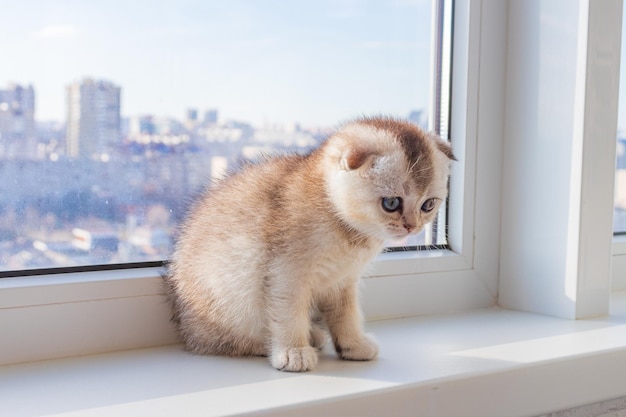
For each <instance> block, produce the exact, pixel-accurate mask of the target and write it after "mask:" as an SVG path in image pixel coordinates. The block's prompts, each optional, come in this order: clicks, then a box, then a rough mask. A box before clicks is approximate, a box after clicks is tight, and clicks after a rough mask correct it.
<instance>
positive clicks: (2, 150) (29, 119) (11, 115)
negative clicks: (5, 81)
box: [0, 84, 37, 159]
mask: <svg viewBox="0 0 626 417" xmlns="http://www.w3.org/2000/svg"><path fill="white" fill-rule="evenodd" d="M36 155H37V129H36V125H35V90H34V88H33V86H32V85H29V86H27V87H23V86H21V85H19V84H9V85H8V87H7V88H6V89H4V90H0V158H2V159H34V158H36Z"/></svg>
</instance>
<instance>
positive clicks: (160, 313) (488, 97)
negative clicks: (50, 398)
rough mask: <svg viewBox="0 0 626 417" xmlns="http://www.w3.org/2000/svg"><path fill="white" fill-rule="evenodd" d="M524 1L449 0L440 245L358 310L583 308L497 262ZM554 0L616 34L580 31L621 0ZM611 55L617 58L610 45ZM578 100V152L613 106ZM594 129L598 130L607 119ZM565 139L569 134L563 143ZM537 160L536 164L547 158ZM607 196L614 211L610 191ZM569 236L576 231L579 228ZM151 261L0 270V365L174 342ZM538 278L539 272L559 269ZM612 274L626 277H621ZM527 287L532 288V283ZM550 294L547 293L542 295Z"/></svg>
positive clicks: (619, 252)
mask: <svg viewBox="0 0 626 417" xmlns="http://www.w3.org/2000/svg"><path fill="white" fill-rule="evenodd" d="M530 3H535V2H528V3H527V2H511V3H509V2H504V1H500V0H471V1H457V2H456V4H455V11H454V13H455V16H454V25H455V28H454V50H453V51H454V52H453V53H454V57H453V68H452V80H453V83H452V108H451V131H450V135H451V140H452V145H453V148H454V151H455V154H456V155H457V157H458V158H459V162H457V163H454V164H453V172H452V178H451V185H450V187H451V195H450V204H449V218H448V222H449V244H450V250H444V251H430V252H426V251H425V252H420V253H406V252H398V253H386V254H382V255H381V256H379V258H378V259H377V260H376V261H375V262H374V264H373V268H372V270H371V272H370V273H369V275H368V276H366V277H364V279H363V289H362V303H363V307H364V310H365V314H366V317H367V318H368V319H379V318H390V317H402V316H412V315H419V314H434V313H441V312H448V311H460V310H467V309H474V308H480V307H487V306H492V305H496V304H500V305H504V306H505V307H511V308H520V309H524V310H530V311H538V312H543V313H548V314H554V315H559V316H563V317H570V318H579V317H581V315H579V314H577V313H574V314H570V313H569V312H568V311H553V310H550V309H544V310H542V309H541V308H537V306H536V304H537V301H538V300H540V301H542V302H545V301H546V300H547V301H548V302H549V301H550V298H546V297H538V296H537V292H532V291H530V292H528V293H525V296H524V297H517V298H516V297H515V296H514V295H515V294H512V293H511V291H510V289H512V288H517V287H516V286H519V285H524V282H525V280H526V278H527V277H525V276H524V274H518V273H515V268H516V267H520V266H523V265H524V262H532V259H528V256H529V254H524V253H521V254H520V255H521V256H520V259H519V262H518V263H512V262H510V259H509V261H507V263H506V264H505V265H503V264H502V262H501V261H502V259H503V258H502V256H501V247H503V248H507V247H508V246H507V244H508V243H510V242H511V241H513V240H515V239H516V237H515V236H514V235H513V234H511V233H508V231H503V230H502V228H501V219H506V213H503V212H502V206H503V201H504V202H505V204H510V202H511V201H510V200H506V198H511V197H510V195H509V194H506V193H503V190H506V189H507V186H508V185H509V184H510V183H511V182H513V180H512V178H513V177H512V176H511V173H510V172H509V171H507V166H506V165H505V164H504V163H503V161H506V157H507V152H509V153H510V152H511V148H510V145H511V142H509V141H511V140H512V139H514V133H512V131H511V126H512V123H513V122H514V121H515V120H516V117H521V116H520V114H519V112H517V113H516V112H515V111H514V109H512V108H511V107H512V106H513V104H514V103H515V100H516V99H517V98H518V97H516V96H515V94H512V93H511V85H509V83H510V82H511V80H510V76H511V68H509V67H508V66H507V63H508V62H510V61H511V60H512V59H514V58H515V56H516V55H515V54H518V53H520V51H516V50H512V48H511V38H510V36H508V35H510V33H509V31H510V30H511V27H512V26H514V24H515V22H516V19H518V17H517V14H516V13H512V10H511V8H515V7H517V8H518V9H519V8H521V9H523V8H524V7H525V6H524V5H525V4H530ZM560 3H562V4H563V5H567V6H571V5H577V6H579V7H580V16H581V22H580V24H579V25H578V26H577V28H578V35H577V36H578V38H577V39H575V40H573V41H574V42H577V48H579V50H581V51H582V50H586V49H585V48H586V45H587V43H588V38H589V43H590V44H593V43H594V42H597V41H601V40H606V39H607V38H608V39H609V40H611V42H613V41H614V39H613V38H614V37H616V36H617V37H619V32H617V35H616V34H615V30H613V31H612V32H611V31H610V30H609V31H608V33H603V34H600V35H598V38H597V39H596V38H593V36H591V37H590V36H589V35H588V34H589V33H592V34H593V33H594V30H595V31H597V29H598V27H599V26H598V25H599V24H602V25H604V26H602V27H607V23H606V22H605V20H606V19H605V18H607V17H610V16H614V15H615V14H616V10H617V9H619V16H620V17H619V20H620V22H619V23H620V25H621V7H622V5H621V1H620V0H615V1H612V2H605V3H606V4H605V3H603V4H605V7H602V6H599V5H598V3H601V2H597V3H596V2H589V0H579V1H578V2H569V1H565V0H561V2H560ZM521 9H520V10H521ZM520 10H515V11H516V12H519V11H520ZM521 11H522V12H523V10H521ZM583 18H589V19H588V20H584V19H583ZM609 20H610V23H609V24H608V27H609V28H612V29H615V27H614V26H615V24H616V23H615V19H612V20H611V19H609ZM585 22H588V24H587V23H585ZM620 28H621V26H620ZM526 30H539V28H526ZM583 44H584V46H585V48H584V47H583ZM610 44H613V43H610ZM617 45H618V46H619V40H617ZM513 49H514V48H513ZM618 49H619V48H618ZM617 54H618V58H619V51H618V52H617ZM578 64H579V65H578V67H577V68H578V69H579V72H577V77H583V78H581V79H577V86H578V88H579V89H580V88H583V90H578V91H579V92H581V91H583V92H584V91H585V90H584V87H585V86H592V85H593V83H594V82H596V81H598V79H600V78H602V77H600V76H599V74H598V73H597V72H595V71H594V67H593V66H590V63H589V62H588V60H587V55H586V54H585V55H579V61H578ZM610 65H612V66H613V67H614V66H615V65H616V64H615V62H613V61H611V63H610ZM617 65H619V62H618V63H617ZM616 73H617V74H619V71H616ZM579 83H582V87H581V86H580V84H579ZM529 88H532V86H529ZM576 105H577V106H578V107H577V109H578V110H579V111H580V112H582V113H580V114H582V115H584V116H585V117H584V118H583V120H584V124H583V126H582V128H584V129H590V130H589V131H587V130H585V134H582V135H581V136H579V137H577V139H576V140H577V142H575V145H574V146H580V147H581V148H577V150H578V151H581V152H582V146H583V145H584V146H586V147H585V151H586V152H587V151H588V150H589V149H591V148H593V147H594V146H596V145H597V144H596V143H595V142H593V141H590V140H589V139H588V138H589V137H590V136H589V132H590V131H591V130H593V126H594V125H593V123H592V122H593V120H592V119H591V116H590V115H592V114H598V113H597V112H598V111H599V112H600V113H605V114H607V115H608V116H607V117H609V118H610V117H612V116H611V115H612V114H613V113H614V114H615V115H616V114H617V100H609V101H607V102H603V101H601V100H596V101H593V100H588V99H587V96H586V95H585V94H582V93H581V94H579V95H578V96H577V104H576ZM577 120H578V119H577ZM615 128H616V127H615ZM601 133H602V134H606V129H605V131H604V132H601ZM613 139H614V138H613ZM569 146H570V147H571V146H573V145H572V144H571V143H570V144H569ZM596 147H597V146H596ZM606 152H610V151H606ZM606 152H604V156H606V155H607V153H606ZM613 152H614V150H613ZM574 154H575V153H574V152H572V153H570V154H568V155H569V156H568V155H565V156H563V158H574V159H571V160H570V161H575V160H576V159H575V156H574ZM503 155H504V157H503ZM613 156H614V155H613ZM509 157H511V155H510V154H509ZM596 157H598V155H596ZM613 160H614V158H613ZM590 164H591V162H590V161H588V160H583V161H582V164H581V167H580V168H581V169H580V170H578V171H576V172H575V173H574V174H572V176H571V177H570V178H568V181H569V184H570V186H572V187H573V189H578V190H580V189H581V187H583V188H584V184H587V185H589V181H591V179H596V180H597V175H604V177H606V174H604V173H600V174H598V173H594V172H592V171H590V169H589V168H590ZM537 169H538V170H542V169H543V170H546V169H547V167H541V166H539V167H537ZM507 172H508V173H507ZM503 173H504V175H503ZM576 175H579V176H578V177H576ZM593 175H596V176H595V177H594V176H593ZM604 177H603V180H605V181H610V182H611V184H612V182H613V177H611V178H604ZM584 189H585V190H587V188H584ZM604 194H606V192H604ZM604 194H602V195H601V196H600V200H601V204H600V205H601V206H602V207H603V208H604V209H606V207H608V206H606V204H605V203H606V201H605V200H607V196H606V195H604ZM581 198H583V197H580V193H579V194H578V200H576V198H573V199H572V200H571V201H569V200H568V202H569V205H568V207H569V208H570V209H571V214H572V216H574V215H575V218H574V219H573V221H572V224H573V225H575V226H576V227H574V229H575V230H578V231H580V230H581V227H582V228H583V229H584V228H585V227H587V226H589V225H591V220H592V216H593V215H595V213H593V212H590V211H588V210H585V209H583V210H577V209H576V208H577V207H578V208H579V209H580V206H581V201H582V200H581ZM610 198H611V203H610V208H611V210H612V204H613V203H612V193H611V196H610ZM526 220H529V219H526ZM530 220H531V221H532V219H530ZM531 224H532V222H531ZM585 230H586V229H585ZM570 238H571V235H570ZM574 238H575V239H576V241H577V242H578V239H579V238H580V234H577V235H576V236H574ZM560 239H561V240H562V241H563V242H567V239H568V237H567V236H564V235H563V236H560ZM610 244H611V242H609V245H610ZM613 251H614V256H613V264H614V266H613V281H614V286H615V285H616V283H618V282H620V280H619V279H616V277H617V276H619V277H625V276H626V262H624V260H625V259H626V243H624V242H616V243H614V246H613ZM574 255H575V260H576V262H575V264H576V265H577V266H580V265H585V260H594V259H595V258H596V255H597V253H595V252H593V251H592V252H589V251H578V252H576V253H575V254H574ZM507 259H508V258H507ZM616 260H617V262H616ZM559 261H562V260H559ZM609 262H610V257H609ZM603 267H606V265H603ZM160 272H161V271H160V270H159V269H158V268H147V269H129V270H119V271H97V272H85V273H75V274H59V275H51V276H31V277H20V278H5V279H1V280H0V334H2V349H0V364H3V363H14V362H21V361H31V360H39V359H46V358H54V357H64V356H72V355H78V354H90V353H98V352H106V351H112V350H120V349H132V348H139V347H147V346H155V345H163V344H168V343H175V342H176V335H175V332H174V331H173V329H172V327H171V325H170V323H169V307H168V305H167V303H166V302H165V299H164V296H163V290H162V286H161V278H160ZM575 272H576V273H574V275H573V278H571V279H570V281H569V284H568V285H571V284H572V283H573V284H574V285H575V286H577V287H578V283H580V282H582V279H583V275H582V274H581V273H578V272H579V271H578V269H576V271H575ZM544 278H545V280H546V282H552V281H553V280H555V279H560V278H555V277H544ZM606 280H608V277H607V278H606ZM533 282H534V283H536V280H535V281H533ZM607 282H608V281H607ZM503 283H504V284H505V285H504V286H503ZM619 285H623V287H624V288H626V284H625V283H624V282H621V283H620V284H619ZM619 285H618V286H619ZM605 287H606V286H603V287H602V291H604V293H603V294H602V297H600V298H602V299H603V300H605V299H606V303H605V304H606V305H600V306H596V307H597V308H596V310H597V311H604V310H605V309H608V295H609V294H608V292H609V290H608V289H607V288H605ZM537 290H538V292H539V293H541V290H542V288H540V287H539V288H537ZM549 297H556V295H555V294H550V295H549ZM582 298H584V294H583V297H582ZM582 298H581V299H582ZM574 304H576V303H574ZM594 311H595V310H594ZM607 311H608V310H607Z"/></svg>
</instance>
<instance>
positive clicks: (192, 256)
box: [166, 117, 454, 371]
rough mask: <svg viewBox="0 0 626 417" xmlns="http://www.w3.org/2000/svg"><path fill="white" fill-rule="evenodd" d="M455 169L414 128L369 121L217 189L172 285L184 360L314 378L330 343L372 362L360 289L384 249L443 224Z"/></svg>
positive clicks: (439, 146)
mask: <svg viewBox="0 0 626 417" xmlns="http://www.w3.org/2000/svg"><path fill="white" fill-rule="evenodd" d="M452 159H454V156H453V155H452V150H451V148H450V146H449V144H448V143H447V142H445V141H443V140H441V139H440V138H438V137H436V136H434V135H431V134H427V133H425V132H423V131H422V130H420V129H419V128H418V127H416V126H414V125H412V124H410V123H408V122H403V121H399V120H396V119H391V118H380V117H377V118H363V119H360V120H356V121H354V122H351V123H348V124H346V125H344V126H343V128H341V129H340V130H339V131H337V132H336V133H335V134H333V135H332V136H331V137H329V138H328V139H327V140H326V141H325V142H324V143H323V144H322V145H321V146H320V147H319V148H318V149H316V150H314V151H313V152H311V153H310V154H308V155H292V156H284V157H276V158H271V159H268V160H266V161H264V162H262V163H258V164H250V165H247V166H245V167H243V168H242V169H241V170H240V171H239V172H237V173H235V174H232V175H230V176H228V177H227V178H225V179H224V180H222V181H220V182H219V183H218V184H216V185H215V186H214V187H213V188H212V189H211V190H210V191H209V192H207V193H206V194H205V195H204V197H203V198H201V199H200V201H199V202H198V203H197V205H196V207H195V209H193V210H192V211H191V213H190V216H189V217H188V219H187V220H186V222H185V223H184V224H183V227H182V230H181V234H180V237H179V239H178V242H177V245H176V250H175V253H174V255H173V258H172V260H171V264H170V269H169V275H168V276H167V277H166V282H167V284H168V285H167V287H168V293H169V298H170V300H171V301H172V302H173V307H174V321H175V323H176V324H177V326H178V329H179V331H180V334H181V336H182V339H183V340H184V342H185V344H186V347H187V349H188V350H190V351H192V352H195V353H200V354H216V355H231V356H239V355H259V356H269V358H270V361H271V364H272V365H273V366H274V367H275V368H277V369H280V370H284V371H308V370H311V369H313V368H314V367H315V365H316V364H317V360H318V356H317V351H318V350H319V349H321V348H322V346H324V344H325V343H326V340H327V337H328V333H329V332H330V336H331V337H332V342H333V344H334V347H335V350H336V352H337V354H338V355H339V356H340V357H341V358H342V359H347V360H371V359H374V358H375V357H376V355H377V353H378V347H377V345H376V343H375V342H374V341H373V340H372V339H371V338H370V337H369V336H367V335H366V334H365V333H364V331H363V323H362V318H361V313H360V310H359V307H358V303H357V281H358V279H359V277H360V276H361V274H362V273H363V270H364V268H365V267H366V265H367V264H368V262H369V261H370V260H371V259H372V258H374V257H375V256H376V255H377V254H378V253H380V252H381V250H382V249H383V242H384V240H386V239H397V238H404V237H406V236H408V235H410V234H415V233H417V232H419V231H420V230H421V229H422V228H423V226H424V224H426V223H428V222H430V221H432V220H433V219H434V218H435V216H436V214H437V209H438V208H439V205H440V204H441V202H442V201H443V200H445V198H446V196H447V181H448V175H449V164H450V161H451V160H452Z"/></svg>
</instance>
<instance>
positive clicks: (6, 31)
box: [0, 0, 445, 271]
mask: <svg viewBox="0 0 626 417" xmlns="http://www.w3.org/2000/svg"><path fill="white" fill-rule="evenodd" d="M431 9H432V6H431V0H416V1H397V0H378V1H360V0H354V1H335V0H321V1H315V2H292V1H267V0H265V1H236V0H235V1H204V0H187V1H162V2H158V3H154V2H146V1H134V2H126V1H124V2H121V1H114V0H113V1H111V0H108V1H90V2H73V1H66V0H60V1H55V2H46V1H43V0H24V1H19V2H14V3H13V4H12V6H11V7H10V8H5V10H3V12H2V13H0V51H2V70H1V71H0V77H1V78H0V178H2V181H0V271H11V270H23V269H32V268H51V267H68V266H81V265H100V264H116V263H126V262H145V261H159V260H163V259H166V258H167V257H168V255H169V253H170V251H171V249H172V242H173V234H174V233H175V230H176V227H177V224H178V222H179V220H180V219H181V218H182V216H183V215H184V213H185V209H186V207H187V204H188V202H189V201H190V200H191V199H192V197H193V195H194V194H195V193H197V192H198V190H199V189H201V187H202V186H203V185H205V184H206V183H207V182H208V181H209V180H210V179H211V178H212V177H217V176H219V175H220V173H221V172H223V171H224V169H227V168H229V167H231V166H233V164H236V163H237V162H238V161H241V160H243V159H248V158H255V157H256V156H258V155H259V154H260V153H262V152H272V153H275V152H283V151H297V152H306V151H307V150H309V149H311V148H312V147H315V146H316V145H317V144H319V143H320V141H322V140H323V139H324V138H325V137H326V136H327V135H328V133H329V132H330V131H331V130H332V129H333V128H334V127H336V126H337V124H338V123H339V122H341V121H345V120H347V119H351V118H354V117H357V116H359V115H363V114H368V115H369V114H388V115H394V116H398V117H406V118H408V119H410V120H412V121H414V122H416V123H418V124H420V125H422V126H426V124H427V123H428V118H429V112H430V106H429V96H430V83H431V76H430V73H431V70H430V68H431V19H432V16H431V14H432V10H431ZM439 230H445V228H440V229H439ZM435 234H436V235H441V234H442V233H438V234H437V233H435ZM444 239H445V236H444ZM412 243H413V244H417V245H421V244H424V243H425V237H424V235H421V236H420V239H419V240H418V241H416V242H412ZM429 243H430V242H429ZM433 243H437V241H436V240H435V241H433Z"/></svg>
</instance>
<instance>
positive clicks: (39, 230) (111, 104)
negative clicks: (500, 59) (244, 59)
mask: <svg viewBox="0 0 626 417" xmlns="http://www.w3.org/2000/svg"><path fill="white" fill-rule="evenodd" d="M121 88H122V87H121V86H118V85H115V84H113V83H111V82H109V81H105V80H96V79H83V80H80V81H77V82H74V83H72V84H70V85H68V86H67V87H66V103H65V106H66V115H67V116H66V120H65V122H58V121H46V122H44V121H39V120H37V118H36V91H35V89H34V88H33V86H24V85H19V84H7V86H6V87H4V88H2V87H0V178H2V181H0V271H7V270H8V271H11V270H22V269H39V268H53V267H68V266H82V265H102V264H111V263H127V262H146V261H161V260H164V259H167V257H168V256H169V255H170V253H171V250H172V245H173V238H174V235H175V233H176V225H177V224H178V222H179V221H180V220H181V218H182V217H183V216H184V214H185V212H186V208H187V206H188V204H189V203H190V202H191V201H192V200H193V196H194V195H196V194H197V193H198V192H199V191H200V190H201V189H202V188H203V186H204V185H206V184H207V183H208V182H209V181H210V180H211V179H212V178H217V177H219V176H220V175H222V174H223V173H224V172H225V171H226V170H227V169H229V168H232V167H233V166H235V165H236V164H239V163H241V162H242V161H244V160H253V159H255V158H257V157H258V156H259V155H261V154H274V153H283V152H307V151H309V150H310V149H312V148H314V147H316V146H317V145H318V144H319V143H320V142H321V141H323V140H324V139H325V138H326V137H327V135H328V134H329V132H330V130H329V128H327V127H315V128H310V127H308V128H303V127H301V126H299V125H298V124H292V125H288V126H285V125H272V124H270V125H267V126H262V127H258V126H252V125H251V124H249V123H246V122H245V121H235V120H229V121H224V120H221V119H220V115H219V111H218V109H196V108H190V109H187V110H186V113H185V116H184V117H183V118H181V119H176V118H172V117H163V116H155V115H139V116H133V117H128V118H126V117H122V115H121V111H120V109H121ZM60 104H61V103H60ZM183 110H184V109H181V112H182V111H183ZM426 117H427V115H426V113H425V112H424V111H412V112H411V113H410V114H409V115H408V119H409V120H411V121H413V122H415V123H417V124H419V125H422V126H425V124H426ZM625 168H626V167H625ZM625 200H626V198H625ZM624 207H626V201H624ZM625 220H626V219H625ZM625 228H626V227H625Z"/></svg>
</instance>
